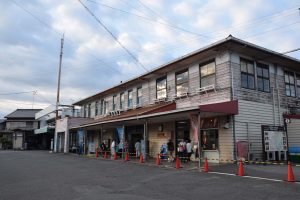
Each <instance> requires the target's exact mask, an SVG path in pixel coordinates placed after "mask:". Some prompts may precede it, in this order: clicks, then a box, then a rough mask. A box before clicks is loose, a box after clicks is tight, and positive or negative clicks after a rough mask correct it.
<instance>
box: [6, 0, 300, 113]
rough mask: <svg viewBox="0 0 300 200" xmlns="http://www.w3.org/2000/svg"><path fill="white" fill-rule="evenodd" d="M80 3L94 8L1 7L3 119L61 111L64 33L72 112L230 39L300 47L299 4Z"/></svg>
mask: <svg viewBox="0 0 300 200" xmlns="http://www.w3.org/2000/svg"><path fill="white" fill-rule="evenodd" d="M81 2H82V4H83V5H84V6H86V7H87V9H86V8H85V7H84V6H83V5H82V4H81V3H80V2H79V1H78V0H30V1H28V0H27V1H24V0H1V1H0V9H1V12H0V118H3V117H4V116H6V115H7V114H9V113H10V112H13V111H14V110H16V109H18V108H41V109H43V108H46V107H47V106H49V105H54V104H55V102H56V91H57V74H58V66H59V55H60V45H61V38H62V35H63V34H64V47H63V58H62V73H61V90H60V103H61V104H66V105H70V104H72V103H74V102H76V101H78V100H80V99H83V98H85V97H87V96H90V95H93V94H95V93H97V92H100V91H102V90H104V89H106V88H109V87H112V86H114V85H116V84H118V83H120V82H121V81H125V80H128V79H130V78H133V77H136V76H138V75H140V74H142V73H145V72H146V70H151V69H153V68H155V67H158V66H160V65H162V64H164V63H167V62H169V61H171V60H173V59H176V58H178V57H181V56H183V55H185V54H187V53H189V52H192V51H194V50H197V49H199V48H202V47H205V46H206V45H209V44H211V43H213V42H216V41H218V40H222V39H224V38H226V37H227V36H228V35H229V34H231V35H233V36H234V37H237V38H240V39H243V40H246V41H248V42H251V43H254V44H256V45H259V46H262V47H265V48H268V49H271V50H274V51H277V52H286V51H290V50H294V49H297V48H300V39H299V38H300V10H299V8H300V1H296V0H287V1H282V0H252V1H239V0H222V1H220V0H184V1H183V0H81ZM88 10H89V11H88ZM93 15H94V16H95V17H94V16H93ZM287 55H289V56H292V57H294V58H297V59H300V51H297V52H293V53H289V54H287Z"/></svg>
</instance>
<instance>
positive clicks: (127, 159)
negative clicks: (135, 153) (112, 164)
mask: <svg viewBox="0 0 300 200" xmlns="http://www.w3.org/2000/svg"><path fill="white" fill-rule="evenodd" d="M124 161H129V155H128V152H127V153H126V154H125V160H124Z"/></svg>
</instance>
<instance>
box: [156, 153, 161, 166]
mask: <svg viewBox="0 0 300 200" xmlns="http://www.w3.org/2000/svg"><path fill="white" fill-rule="evenodd" d="M156 165H160V158H159V154H157V158H156Z"/></svg>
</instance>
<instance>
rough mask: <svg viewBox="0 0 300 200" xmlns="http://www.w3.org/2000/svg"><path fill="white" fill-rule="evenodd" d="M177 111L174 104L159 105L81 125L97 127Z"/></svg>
mask: <svg viewBox="0 0 300 200" xmlns="http://www.w3.org/2000/svg"><path fill="white" fill-rule="evenodd" d="M175 109H176V104H175V103H174V102H165V103H158V104H153V105H149V106H145V107H141V108H137V109H133V110H128V111H125V112H121V114H120V115H117V116H106V117H102V118H99V119H95V120H93V121H90V122H87V123H83V124H81V125H82V126H84V125H95V124H98V123H102V122H108V121H110V120H120V119H126V118H130V117H138V116H142V115H146V114H153V113H159V112H165V111H170V110H175ZM73 128H74V127H73Z"/></svg>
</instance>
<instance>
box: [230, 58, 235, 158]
mask: <svg viewBox="0 0 300 200" xmlns="http://www.w3.org/2000/svg"><path fill="white" fill-rule="evenodd" d="M231 56H232V52H229V59H230V79H231V100H233V99H235V98H234V95H235V94H234V88H233V81H234V79H233V69H232V62H231V60H232V59H231ZM231 118H232V135H233V159H234V160H236V158H237V148H236V135H235V117H234V115H232V116H231Z"/></svg>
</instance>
